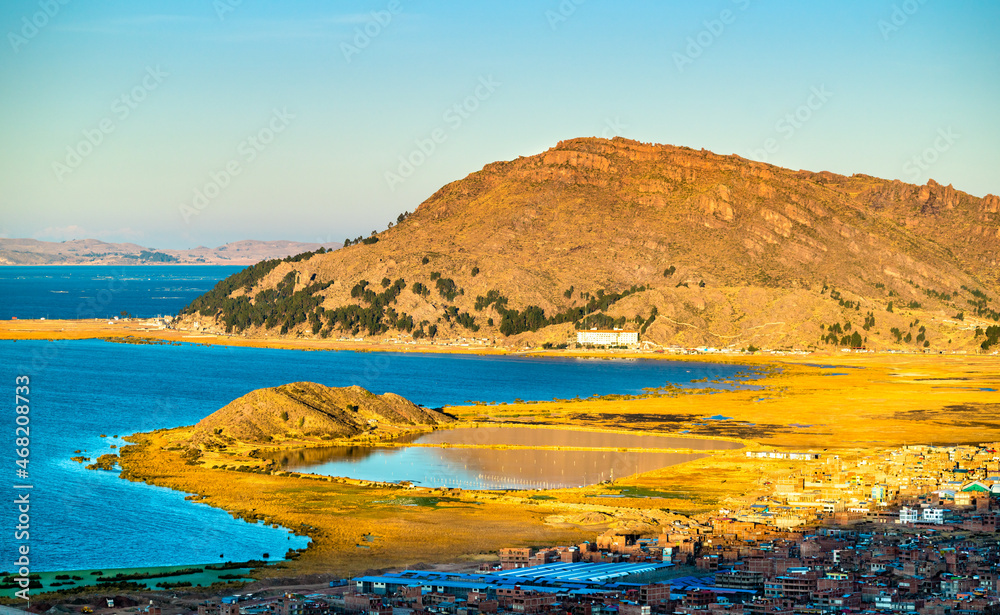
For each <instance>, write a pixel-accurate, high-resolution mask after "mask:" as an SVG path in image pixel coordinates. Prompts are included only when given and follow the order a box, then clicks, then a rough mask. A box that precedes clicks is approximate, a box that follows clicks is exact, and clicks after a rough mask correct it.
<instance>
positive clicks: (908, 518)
mask: <svg viewBox="0 0 1000 615" xmlns="http://www.w3.org/2000/svg"><path fill="white" fill-rule="evenodd" d="M899 522H900V523H902V524H907V523H920V509H919V508H908V507H906V506H904V507H903V508H901V509H899Z"/></svg>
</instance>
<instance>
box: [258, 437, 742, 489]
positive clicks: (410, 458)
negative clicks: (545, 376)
mask: <svg viewBox="0 0 1000 615" xmlns="http://www.w3.org/2000/svg"><path fill="white" fill-rule="evenodd" d="M407 440H408V441H409V442H417V443H421V444H424V443H426V444H444V445H447V444H480V445H487V444H491V445H497V446H504V445H506V446H575V447H616V448H624V447H633V448H638V447H642V446H645V447H647V448H672V447H675V448H680V447H684V448H700V449H722V448H736V447H739V446H740V445H739V444H736V443H730V442H719V441H712V440H697V439H688V438H664V437H660V436H645V435H633V434H606V433H599V432H581V431H572V430H560V429H530V428H494V427H485V428H475V429H454V430H442V431H438V432H433V433H430V434H421V435H416V436H412V437H410V438H407ZM700 457H704V455H702V454H698V453H657V452H624V451H601V450H549V449H495V448H447V446H445V447H426V446H420V447H408V446H403V447H398V448H379V447H364V446H351V447H336V448H317V449H302V450H297V451H288V452H281V453H275V454H273V455H270V456H269V458H271V459H274V460H275V461H276V462H277V463H278V464H279V465H280V466H281V467H282V468H284V469H287V470H295V471H308V472H311V473H314V474H322V475H326V476H345V477H350V478H356V479H361V480H371V481H386V482H400V481H410V482H412V483H414V484H417V485H421V486H425V487H461V488H463V489H552V488H560V487H579V486H581V485H592V484H595V483H599V482H601V481H604V480H607V479H610V478H613V477H617V478H622V477H624V476H628V475H631V474H636V473H642V472H649V471H651V470H656V469H658V468H663V467H666V466H670V465H674V464H677V463H682V462H685V461H690V460H692V459H698V458H700Z"/></svg>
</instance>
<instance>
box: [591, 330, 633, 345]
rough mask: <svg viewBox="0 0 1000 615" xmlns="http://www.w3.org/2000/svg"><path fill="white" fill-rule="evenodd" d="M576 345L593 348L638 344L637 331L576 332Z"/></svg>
mask: <svg viewBox="0 0 1000 615" xmlns="http://www.w3.org/2000/svg"><path fill="white" fill-rule="evenodd" d="M576 343H577V344H591V345H593V346H629V345H632V344H638V343H639V332H638V331H625V330H624V329H590V330H587V331H577V332H576Z"/></svg>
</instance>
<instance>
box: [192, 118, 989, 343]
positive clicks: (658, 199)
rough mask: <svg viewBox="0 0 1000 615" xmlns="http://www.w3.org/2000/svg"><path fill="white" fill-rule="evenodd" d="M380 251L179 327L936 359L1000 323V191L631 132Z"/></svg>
mask: <svg viewBox="0 0 1000 615" xmlns="http://www.w3.org/2000/svg"><path fill="white" fill-rule="evenodd" d="M366 241H367V243H359V244H356V245H351V246H349V247H346V248H343V249H340V250H336V251H334V252H325V253H314V254H308V255H303V256H302V257H301V258H299V259H298V260H292V261H288V262H276V261H274V262H271V263H268V264H265V265H263V266H261V265H258V266H257V267H256V268H254V269H253V270H248V271H245V272H243V273H242V274H239V275H238V276H234V277H233V278H231V279H230V280H228V281H226V282H225V283H223V284H220V287H219V288H217V289H216V290H215V291H213V292H212V293H209V294H208V295H206V296H204V297H202V298H200V299H199V300H197V301H195V302H194V303H193V304H192V305H191V306H190V307H189V308H187V309H186V310H185V312H184V313H183V316H184V318H183V319H182V321H181V326H185V327H194V326H195V325H196V324H197V326H198V327H199V328H207V329H210V330H226V329H228V330H229V331H230V332H237V333H242V334H244V335H250V336H258V335H294V336H299V335H303V336H310V335H316V336H333V337H342V336H347V337H361V336H364V337H375V338H385V337H397V336H401V337H405V338H410V337H412V336H416V337H418V338H419V337H421V336H424V337H430V336H433V335H436V337H438V338H442V337H444V338H456V337H477V338H490V339H494V340H496V342H497V343H500V344H506V345H512V346H513V345H516V346H521V345H524V344H540V343H543V342H552V343H560V342H565V341H568V340H569V339H571V338H572V337H573V333H574V329H575V328H578V327H589V326H595V325H596V326H607V325H612V324H615V325H619V326H622V325H624V326H626V327H630V328H637V329H640V330H641V331H642V337H643V339H646V340H649V341H652V342H654V343H658V344H664V345H672V344H677V345H682V346H693V345H710V346H717V347H736V348H742V347H745V346H748V345H756V346H758V347H798V348H806V347H809V346H823V345H831V346H839V345H843V344H844V343H848V344H849V345H850V339H851V338H852V336H853V340H854V341H855V342H856V341H858V340H861V341H862V343H864V345H866V346H867V347H875V348H906V349H912V350H916V349H928V350H932V351H933V350H953V349H968V350H973V349H977V348H979V347H980V346H981V344H982V342H983V341H984V340H986V339H987V337H986V336H987V335H988V333H987V330H988V327H989V326H990V325H995V324H996V321H997V319H998V318H1000V301H997V300H996V299H997V295H998V293H1000V268H998V267H997V255H998V254H1000V198H998V197H996V196H993V195H988V196H987V197H985V198H981V199H980V198H976V197H973V196H971V195H968V194H966V193H963V192H960V191H958V190H955V189H954V188H952V187H951V186H941V185H939V184H937V183H935V182H933V181H931V182H929V183H928V184H927V185H925V186H914V185H909V184H904V183H902V182H899V181H888V180H882V179H878V178H874V177H869V176H864V175H855V176H852V177H844V176H840V175H835V174H832V173H826V172H823V173H812V172H807V171H791V170H788V169H783V168H780V167H775V166H772V165H767V164H763V163H759V162H753V161H749V160H746V159H743V158H741V157H739V156H721V155H717V154H713V153H711V152H707V151H704V150H702V151H695V150H691V149H688V148H681V147H673V146H667V145H651V144H644V143H638V142H635V141H629V140H625V139H620V138H616V139H614V140H610V141H609V140H605V139H574V140H570V141H564V142H561V143H559V144H558V145H557V146H556V147H554V148H552V149H551V150H549V151H546V152H544V153H542V154H539V155H536V156H530V157H522V158H518V159H516V160H513V161H509V162H497V163H493V164H490V165H487V166H486V167H485V168H484V169H483V170H481V171H479V172H476V173H473V174H471V175H469V176H468V177H466V178H465V179H462V180H459V181H456V182H453V183H451V184H448V185H446V186H444V187H443V188H441V190H439V191H438V192H437V193H436V194H434V195H433V196H432V197H431V198H429V199H428V200H427V201H425V202H424V203H422V204H421V205H420V206H419V207H418V208H417V209H416V211H415V212H414V213H413V214H412V215H410V216H408V217H406V219H404V220H402V221H401V222H400V223H399V224H397V225H396V226H394V227H392V228H389V229H388V230H386V231H384V232H382V233H379V234H378V235H377V236H373V237H371V238H368V239H366ZM490 291H494V294H493V295H490V294H489V293H490ZM622 295H624V296H622ZM480 297H481V298H482V299H480V300H479V301H477V299H478V298H480ZM497 298H499V299H500V300H499V302H498V301H496V300H493V301H491V299H497ZM890 304H891V305H890ZM831 328H832V329H833V331H832V333H831ZM977 329H979V331H978V332H977ZM855 333H856V334H857V335H854V334H855ZM824 338H825V341H822V340H823V339H824ZM845 338H848V339H847V340H845ZM993 339H995V338H993ZM834 340H836V344H834V343H833V341H834Z"/></svg>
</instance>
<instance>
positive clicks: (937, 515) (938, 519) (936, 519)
mask: <svg viewBox="0 0 1000 615" xmlns="http://www.w3.org/2000/svg"><path fill="white" fill-rule="evenodd" d="M920 520H921V521H922V522H923V523H936V524H937V525H941V524H943V523H944V509H943V508H925V509H923V511H921V513H920Z"/></svg>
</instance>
